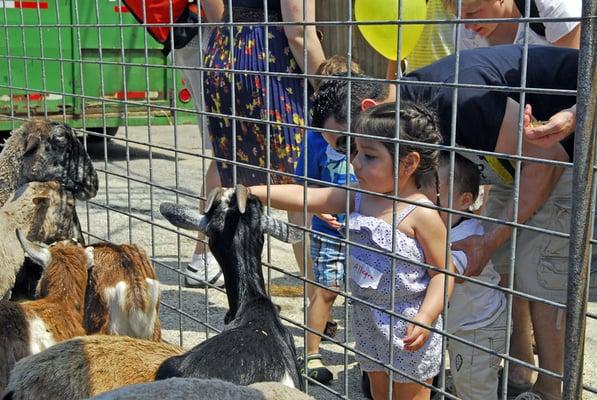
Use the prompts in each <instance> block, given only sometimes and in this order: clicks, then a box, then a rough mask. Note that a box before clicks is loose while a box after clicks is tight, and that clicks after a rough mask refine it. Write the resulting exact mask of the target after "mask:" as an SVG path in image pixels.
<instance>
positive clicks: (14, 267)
mask: <svg viewBox="0 0 597 400" xmlns="http://www.w3.org/2000/svg"><path fill="white" fill-rule="evenodd" d="M71 206H72V209H73V210H74V198H73V195H72V194H71V193H70V192H68V191H65V190H64V189H63V188H62V186H61V185H60V184H59V183H58V182H52V181H50V182H30V183H26V184H25V185H23V186H21V187H20V188H19V189H18V190H17V191H16V192H15V193H14V194H13V197H12V198H11V200H10V201H9V202H7V203H6V204H4V206H2V207H1V208H0V232H2V235H1V237H0V299H1V298H9V297H10V292H11V291H13V292H16V291H19V289H18V288H21V287H25V285H26V283H24V282H23V283H19V282H17V278H18V277H20V275H19V274H20V273H21V272H22V271H21V268H22V266H23V263H24V261H25V253H24V251H23V249H22V248H21V246H18V245H16V246H15V244H16V243H18V242H17V237H16V230H17V229H21V230H23V231H25V232H26V234H27V237H28V238H30V239H31V240H35V241H43V242H45V241H54V240H55V239H56V237H57V236H66V237H67V238H69V237H72V236H70V234H75V231H73V230H72V229H69V227H70V228H73V227H74V225H72V224H69V222H68V221H69V216H71V217H72V216H73V214H68V213H65V212H64V209H65V208H69V207H71ZM71 221H72V220H71ZM38 238H39V239H38ZM38 268H39V267H36V271H37V272H36V273H37V274H38V277H39V275H41V270H40V269H38ZM23 280H24V279H23ZM34 287H35V286H34V285H33V284H32V283H29V284H28V286H27V289H25V290H26V291H28V292H31V290H32V289H33V288H34ZM13 289H14V290H13ZM13 294H14V293H13Z"/></svg>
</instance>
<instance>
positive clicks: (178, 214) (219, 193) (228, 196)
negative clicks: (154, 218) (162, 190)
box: [160, 185, 303, 243]
mask: <svg viewBox="0 0 597 400" xmlns="http://www.w3.org/2000/svg"><path fill="white" fill-rule="evenodd" d="M249 199H254V200H255V201H259V200H258V199H257V198H256V197H255V196H250V195H249V192H248V190H247V188H246V187H244V186H242V185H236V187H235V188H226V189H225V188H215V189H213V190H212V191H211V192H210V193H209V195H208V196H207V200H206V205H205V209H204V213H200V212H199V211H197V210H195V209H192V208H190V207H188V206H182V205H180V204H175V203H169V202H164V203H162V204H160V213H161V214H162V215H163V216H164V217H165V218H166V219H167V220H168V221H169V222H170V223H171V224H172V225H174V226H177V227H179V228H183V229H188V230H193V231H200V232H203V233H205V234H208V235H209V232H207V228H208V223H209V221H211V220H212V219H213V218H214V216H218V217H220V216H221V215H222V213H223V212H225V211H226V210H227V209H229V208H230V207H231V206H234V205H236V207H237V208H238V211H239V213H241V214H244V213H245V212H246V210H247V204H248V201H249ZM259 204H260V206H261V203H259ZM216 209H219V210H221V211H222V212H216ZM259 218H260V219H261V227H262V228H263V231H264V233H269V234H270V235H272V236H273V237H275V238H276V239H278V240H281V241H283V242H287V243H297V242H300V241H302V240H303V232H302V231H301V230H300V229H298V228H295V227H293V226H290V225H288V223H286V222H283V221H280V220H278V219H276V218H272V217H270V216H268V215H265V214H263V213H262V212H261V213H259Z"/></svg>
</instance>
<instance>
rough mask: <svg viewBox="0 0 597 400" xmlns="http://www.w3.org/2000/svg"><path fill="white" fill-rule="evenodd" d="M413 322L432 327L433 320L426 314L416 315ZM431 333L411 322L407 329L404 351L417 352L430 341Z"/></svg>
mask: <svg viewBox="0 0 597 400" xmlns="http://www.w3.org/2000/svg"><path fill="white" fill-rule="evenodd" d="M413 321H416V322H419V323H421V324H424V325H427V326H430V325H431V324H432V323H433V320H432V319H431V318H430V317H429V316H428V315H426V314H422V313H419V314H417V315H415V317H414V318H413ZM429 335H430V331H429V329H425V328H423V327H422V326H418V325H415V324H413V323H412V322H410V323H409V324H408V326H407V327H406V336H405V337H404V339H403V342H404V350H407V351H417V350H419V349H420V348H421V347H423V345H424V344H425V342H426V341H427V339H429Z"/></svg>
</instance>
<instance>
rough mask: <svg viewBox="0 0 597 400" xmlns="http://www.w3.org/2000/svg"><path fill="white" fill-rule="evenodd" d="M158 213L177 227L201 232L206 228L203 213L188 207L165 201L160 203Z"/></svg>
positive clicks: (205, 219)
mask: <svg viewBox="0 0 597 400" xmlns="http://www.w3.org/2000/svg"><path fill="white" fill-rule="evenodd" d="M160 213H161V214H162V215H163V216H164V217H165V218H166V219H167V220H168V222H170V223H171V224H172V225H174V226H177V227H179V228H183V229H188V230H191V231H201V232H203V233H205V231H206V230H207V218H206V217H205V215H204V214H201V213H200V212H199V211H197V210H194V209H192V208H190V207H187V206H182V205H180V204H175V203H168V202H165V203H162V204H160Z"/></svg>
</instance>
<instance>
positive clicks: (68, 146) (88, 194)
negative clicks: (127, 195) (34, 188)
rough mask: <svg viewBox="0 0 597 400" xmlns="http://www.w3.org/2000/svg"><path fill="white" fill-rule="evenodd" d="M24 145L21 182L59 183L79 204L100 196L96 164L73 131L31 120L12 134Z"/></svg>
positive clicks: (68, 128)
mask: <svg viewBox="0 0 597 400" xmlns="http://www.w3.org/2000/svg"><path fill="white" fill-rule="evenodd" d="M12 135H13V136H21V139H22V140H23V141H24V155H23V162H22V166H21V168H22V170H21V173H22V174H21V175H22V178H21V179H22V180H23V182H22V183H24V182H31V181H50V180H55V181H59V182H60V183H61V184H63V185H64V187H65V188H66V189H68V190H70V191H71V192H73V194H74V195H75V197H76V198H77V199H79V200H88V199H90V198H92V197H94V196H95V195H96V194H97V189H98V178H97V173H96V171H95V168H94V167H93V163H92V162H91V159H90V158H89V155H88V154H87V152H86V151H85V149H84V148H83V145H82V144H81V142H79V140H78V139H77V137H76V135H75V134H74V132H73V130H72V129H71V128H70V127H69V126H67V125H65V124H62V123H56V122H51V121H48V120H32V121H29V122H26V123H25V124H23V126H22V127H21V128H19V129H18V130H17V131H15V132H13V134H12Z"/></svg>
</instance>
